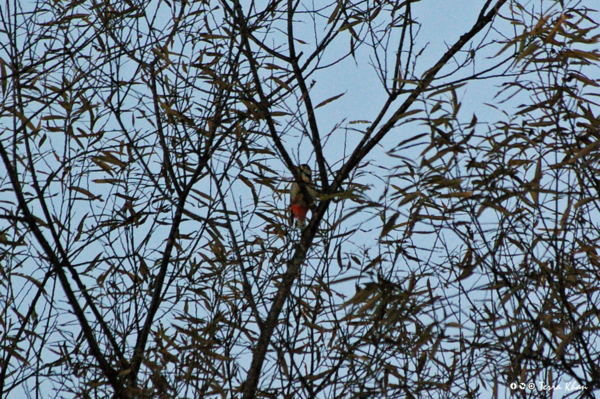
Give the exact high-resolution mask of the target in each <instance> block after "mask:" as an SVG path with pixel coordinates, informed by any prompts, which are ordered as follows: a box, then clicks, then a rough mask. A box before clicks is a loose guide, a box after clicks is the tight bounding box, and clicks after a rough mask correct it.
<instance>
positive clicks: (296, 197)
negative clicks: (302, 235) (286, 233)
mask: <svg viewBox="0 0 600 399" xmlns="http://www.w3.org/2000/svg"><path fill="white" fill-rule="evenodd" d="M297 170H298V176H299V177H300V179H301V180H302V182H304V183H305V184H304V187H305V188H306V190H305V191H306V194H308V195H309V197H308V198H306V196H305V195H304V193H303V190H302V188H301V187H300V184H299V183H298V182H297V181H295V182H294V183H293V184H292V190H291V191H290V203H291V205H290V208H291V211H292V217H293V218H294V219H296V226H297V227H299V228H301V229H303V228H304V226H306V214H307V213H308V209H309V208H310V207H311V206H312V204H313V202H314V200H315V198H316V195H317V192H316V191H315V189H314V188H313V187H312V184H311V183H312V170H311V169H310V167H309V166H308V165H306V164H302V165H300V166H299V167H298V169H297Z"/></svg>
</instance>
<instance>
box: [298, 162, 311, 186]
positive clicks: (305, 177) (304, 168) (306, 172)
mask: <svg viewBox="0 0 600 399" xmlns="http://www.w3.org/2000/svg"><path fill="white" fill-rule="evenodd" d="M298 173H300V178H301V179H302V181H304V182H306V183H310V181H311V180H312V170H311V169H310V166H308V165H307V164H302V165H300V166H299V167H298Z"/></svg>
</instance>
